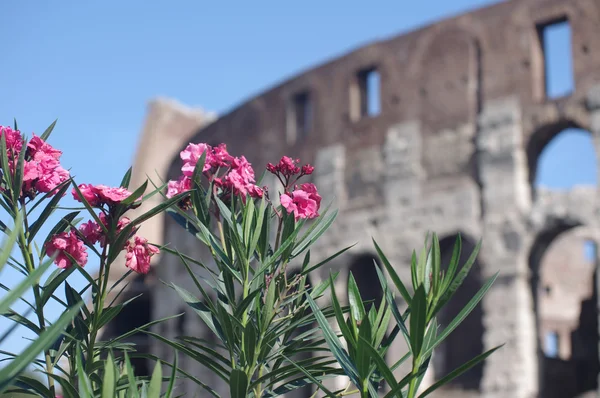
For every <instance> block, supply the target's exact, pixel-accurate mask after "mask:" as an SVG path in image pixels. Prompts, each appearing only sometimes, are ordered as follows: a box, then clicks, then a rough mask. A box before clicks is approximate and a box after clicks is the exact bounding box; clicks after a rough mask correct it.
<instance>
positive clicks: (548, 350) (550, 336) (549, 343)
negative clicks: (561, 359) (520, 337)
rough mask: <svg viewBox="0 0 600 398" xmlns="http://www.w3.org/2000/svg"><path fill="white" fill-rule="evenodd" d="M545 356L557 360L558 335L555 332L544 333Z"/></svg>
mask: <svg viewBox="0 0 600 398" xmlns="http://www.w3.org/2000/svg"><path fill="white" fill-rule="evenodd" d="M544 340H545V341H544V348H545V350H544V351H545V354H546V356H547V357H548V358H557V357H558V352H559V351H558V350H559V339H558V333H557V332H555V331H549V332H546V335H545V336H544Z"/></svg>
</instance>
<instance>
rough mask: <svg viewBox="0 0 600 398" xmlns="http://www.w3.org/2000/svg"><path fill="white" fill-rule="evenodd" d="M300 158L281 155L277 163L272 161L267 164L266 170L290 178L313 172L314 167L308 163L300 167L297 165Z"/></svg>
mask: <svg viewBox="0 0 600 398" xmlns="http://www.w3.org/2000/svg"><path fill="white" fill-rule="evenodd" d="M299 163H300V159H295V160H294V159H292V158H290V157H288V156H283V157H282V158H281V160H279V163H277V164H276V165H274V164H272V163H268V164H267V171H269V172H271V173H273V174H275V175H276V176H278V177H280V178H281V177H283V178H290V177H292V176H295V175H296V174H298V178H300V177H302V176H304V175H310V174H312V173H313V171H314V170H315V168H314V167H313V166H311V165H310V164H305V165H304V166H302V167H298V164H299Z"/></svg>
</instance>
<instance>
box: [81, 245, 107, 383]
mask: <svg viewBox="0 0 600 398" xmlns="http://www.w3.org/2000/svg"><path fill="white" fill-rule="evenodd" d="M107 246H108V245H104V248H103V249H102V255H101V256H100V271H99V272H98V291H97V292H96V299H95V300H94V316H93V320H92V330H91V332H90V342H89V346H88V358H87V361H86V368H87V369H86V371H87V372H88V374H89V372H91V366H92V365H93V364H94V361H93V358H94V349H95V345H96V338H97V337H98V321H99V320H100V316H101V315H102V311H103V309H104V298H105V296H106V292H105V290H106V286H107V284H108V272H107V271H108V267H107V265H106V248H107Z"/></svg>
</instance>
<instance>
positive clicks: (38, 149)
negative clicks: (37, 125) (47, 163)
mask: <svg viewBox="0 0 600 398" xmlns="http://www.w3.org/2000/svg"><path fill="white" fill-rule="evenodd" d="M27 149H28V150H29V155H30V156H31V158H32V159H34V160H38V161H39V160H41V159H42V158H45V157H48V156H49V157H51V158H53V159H55V160H59V159H60V155H62V151H60V150H58V149H55V148H54V147H52V145H50V144H48V143H47V142H46V141H44V140H42V139H41V138H40V137H38V136H37V135H35V134H33V138H31V139H30V140H29V143H28V144H27Z"/></svg>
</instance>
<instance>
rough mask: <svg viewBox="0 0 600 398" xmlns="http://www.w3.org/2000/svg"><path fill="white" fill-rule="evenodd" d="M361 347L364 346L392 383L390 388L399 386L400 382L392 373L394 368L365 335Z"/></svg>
mask: <svg viewBox="0 0 600 398" xmlns="http://www.w3.org/2000/svg"><path fill="white" fill-rule="evenodd" d="M358 346H359V347H363V349H364V350H365V352H366V354H367V355H369V358H370V359H372V360H373V361H374V362H375V365H376V368H377V370H378V371H379V373H381V375H382V376H383V378H384V379H385V381H386V382H387V383H388V384H389V385H390V388H392V389H394V388H396V387H397V386H398V382H397V381H396V378H395V377H394V374H393V373H392V370H391V369H390V368H389V367H388V366H387V364H386V363H385V360H384V359H383V358H382V357H381V355H379V353H378V352H377V350H376V349H375V348H373V346H372V345H371V342H370V341H368V340H366V339H365V338H364V337H362V336H361V337H360V342H359V344H358Z"/></svg>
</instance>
